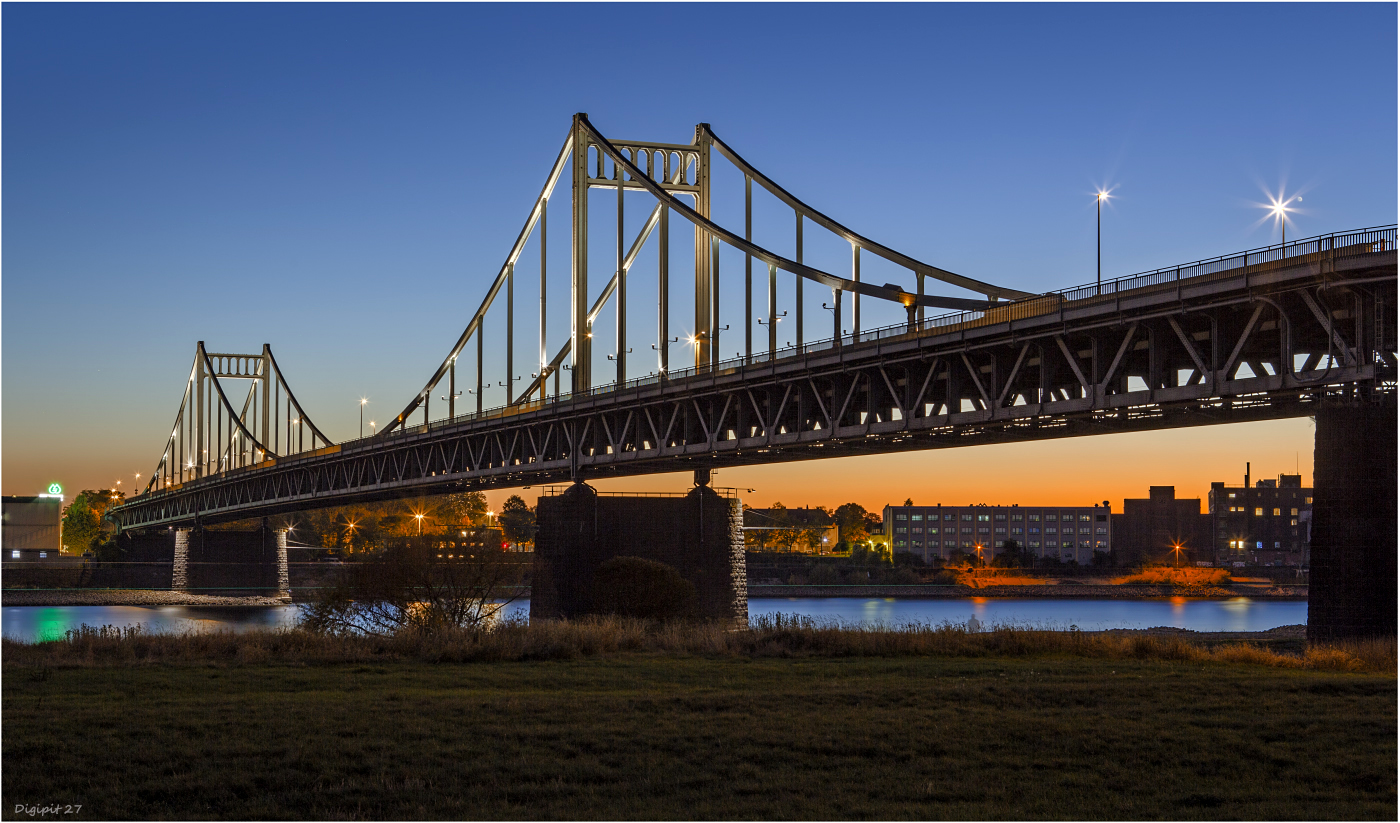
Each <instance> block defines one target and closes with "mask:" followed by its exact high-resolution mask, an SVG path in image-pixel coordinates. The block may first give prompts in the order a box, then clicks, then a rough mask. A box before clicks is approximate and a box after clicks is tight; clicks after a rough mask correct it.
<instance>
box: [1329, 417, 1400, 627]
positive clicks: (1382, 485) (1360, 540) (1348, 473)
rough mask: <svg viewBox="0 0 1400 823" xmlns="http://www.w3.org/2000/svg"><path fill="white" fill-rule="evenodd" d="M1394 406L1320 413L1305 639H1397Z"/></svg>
mask: <svg viewBox="0 0 1400 823" xmlns="http://www.w3.org/2000/svg"><path fill="white" fill-rule="evenodd" d="M1395 439H1396V405H1395V400H1394V398H1393V397H1392V398H1390V399H1389V400H1387V401H1386V402H1382V403H1379V404H1374V405H1347V406H1327V407H1323V408H1320V409H1318V413H1317V434H1316V439H1315V446H1314V448H1315V451H1314V453H1313V487H1314V489H1313V521H1312V561H1311V568H1312V572H1311V578H1310V585H1309V587H1308V639H1309V640H1317V641H1330V640H1347V639H1352V638H1364V637H1379V636H1385V635H1389V636H1391V637H1394V636H1395V633H1396V623H1395V621H1396V608H1395V603H1396V552H1397V545H1396V523H1395V517H1396V503H1395V492H1396V487H1395V473H1396V463H1395V459H1396V451H1395V445H1396V444H1395Z"/></svg>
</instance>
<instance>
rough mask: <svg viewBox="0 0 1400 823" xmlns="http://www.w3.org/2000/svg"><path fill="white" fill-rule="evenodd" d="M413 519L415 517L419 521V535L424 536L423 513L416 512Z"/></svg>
mask: <svg viewBox="0 0 1400 823" xmlns="http://www.w3.org/2000/svg"><path fill="white" fill-rule="evenodd" d="M413 519H415V520H417V521H418V536H419V537H422V536H423V515H421V514H415V515H413Z"/></svg>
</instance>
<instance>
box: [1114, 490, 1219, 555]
mask: <svg viewBox="0 0 1400 823" xmlns="http://www.w3.org/2000/svg"><path fill="white" fill-rule="evenodd" d="M1111 519H1112V521H1113V562H1114V565H1117V566H1128V567H1133V568H1136V567H1138V566H1143V565H1150V564H1173V565H1175V564H1180V565H1191V564H1195V563H1200V562H1207V561H1209V562H1213V561H1214V560H1215V544H1214V542H1213V541H1212V540H1211V527H1210V514H1209V513H1205V512H1202V511H1201V499H1200V498H1199V497H1195V498H1187V499H1182V498H1178V497H1177V496H1176V487H1175V486H1149V487H1148V488H1147V497H1146V498H1129V499H1125V500H1124V501H1123V512H1122V514H1114V515H1113V517H1112V518H1111Z"/></svg>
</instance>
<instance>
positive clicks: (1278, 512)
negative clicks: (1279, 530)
mask: <svg viewBox="0 0 1400 823" xmlns="http://www.w3.org/2000/svg"><path fill="white" fill-rule="evenodd" d="M1281 514H1283V509H1274V517H1278V516H1279V515H1281Z"/></svg>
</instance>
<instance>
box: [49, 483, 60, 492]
mask: <svg viewBox="0 0 1400 823" xmlns="http://www.w3.org/2000/svg"><path fill="white" fill-rule="evenodd" d="M49 494H63V487H62V486H60V485H58V484H57V483H50V484H49Z"/></svg>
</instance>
